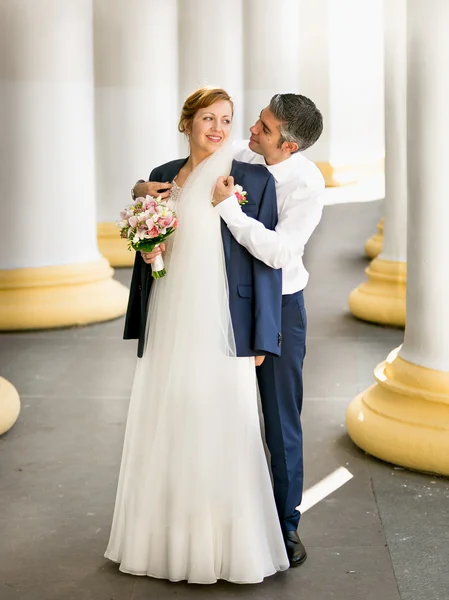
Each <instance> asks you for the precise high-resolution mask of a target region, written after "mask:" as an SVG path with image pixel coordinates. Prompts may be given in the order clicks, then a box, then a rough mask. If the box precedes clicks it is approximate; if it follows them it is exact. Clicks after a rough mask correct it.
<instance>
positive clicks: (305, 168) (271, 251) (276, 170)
mask: <svg viewBox="0 0 449 600" xmlns="http://www.w3.org/2000/svg"><path fill="white" fill-rule="evenodd" d="M234 147H235V155H234V158H235V159H236V160H240V161H242V162H247V163H255V164H262V165H264V166H265V167H266V168H267V169H268V170H269V171H270V173H271V174H272V175H273V177H274V179H275V183H276V194H277V201H278V214H279V221H278V224H277V226H276V229H275V231H272V230H270V229H266V228H265V226H264V225H263V224H262V223H260V221H257V220H256V219H253V218H251V217H248V216H247V215H245V213H244V212H243V211H242V207H241V206H240V204H239V202H238V200H237V198H236V197H235V196H230V197H229V198H227V199H226V200H224V201H223V202H221V203H220V204H218V205H217V207H216V210H218V212H219V213H220V216H221V217H222V219H223V220H224V221H225V223H226V225H227V226H228V228H229V230H230V231H231V233H232V235H233V236H234V238H235V239H236V240H237V241H238V242H239V244H242V246H245V248H246V249H247V250H248V251H249V252H250V253H251V254H252V255H253V256H255V257H256V258H258V259H259V260H261V261H262V262H264V263H265V264H267V265H268V266H269V267H272V268H274V269H282V293H283V294H293V293H295V292H298V291H299V290H303V289H304V288H305V287H306V285H307V281H308V279H309V273H308V272H307V270H306V268H305V267H304V264H303V261H302V257H303V254H304V246H305V245H306V242H307V240H308V239H309V238H310V236H311V235H312V233H313V230H314V229H315V227H316V226H317V225H318V223H319V222H320V219H321V214H322V211H323V197H322V194H323V191H324V187H325V185H324V179H323V176H322V175H321V171H320V170H319V169H318V167H317V166H316V165H315V164H314V163H313V162H311V161H310V160H308V159H307V158H306V157H305V156H303V155H302V154H300V153H297V154H292V156H291V157H290V158H288V159H287V160H284V161H283V162H280V163H278V164H276V165H267V164H266V162H265V159H264V157H263V156H261V155H259V154H256V153H255V152H253V151H252V150H250V149H249V148H248V142H235V143H234ZM235 184H239V182H238V181H235ZM245 191H246V192H247V193H248V196H250V195H251V190H245Z"/></svg>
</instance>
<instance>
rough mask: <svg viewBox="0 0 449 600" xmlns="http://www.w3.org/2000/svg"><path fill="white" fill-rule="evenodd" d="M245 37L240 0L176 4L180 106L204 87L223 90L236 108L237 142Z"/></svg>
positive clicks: (195, 0) (197, 0)
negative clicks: (198, 89)
mask: <svg viewBox="0 0 449 600" xmlns="http://www.w3.org/2000/svg"><path fill="white" fill-rule="evenodd" d="M246 34H247V31H243V7H242V0H227V1H226V2H223V0H182V2H179V81H180V98H179V102H180V104H179V105H180V107H181V106H182V103H183V102H184V100H185V99H186V97H187V96H188V95H189V94H191V93H192V92H194V91H195V90H196V89H197V88H199V87H201V86H203V85H213V86H216V87H222V88H224V89H225V90H226V91H227V92H228V93H229V94H230V95H231V97H232V99H233V101H234V105H235V116H234V125H233V135H234V137H235V138H236V139H241V138H242V136H243V114H244V107H243V36H244V35H246ZM260 76H261V77H263V74H262V73H261V74H260ZM184 149H185V146H184Z"/></svg>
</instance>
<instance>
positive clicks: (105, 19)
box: [94, 0, 181, 267]
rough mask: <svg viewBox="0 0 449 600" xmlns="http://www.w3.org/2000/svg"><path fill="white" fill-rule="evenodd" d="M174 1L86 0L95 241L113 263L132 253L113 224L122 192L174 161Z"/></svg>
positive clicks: (125, 261)
mask: <svg viewBox="0 0 449 600" xmlns="http://www.w3.org/2000/svg"><path fill="white" fill-rule="evenodd" d="M177 19H178V11H177V1H176V0H163V1H161V0H127V1H126V2H124V1H123V0H94V47H95V126H96V127H95V128H96V165H97V169H96V172H97V210H98V244H99V248H100V252H101V253H102V254H103V256H105V257H106V258H107V259H108V260H109V262H110V263H111V264H112V265H113V266H115V267H125V266H131V265H132V264H133V263H134V254H135V253H134V251H129V250H128V249H127V242H126V240H122V239H120V237H119V233H118V229H117V227H116V226H115V222H116V221H117V220H118V219H119V213H120V211H121V210H122V209H123V207H124V206H125V204H127V203H128V202H130V201H131V196H130V190H131V188H132V186H133V185H134V183H135V182H136V181H137V180H138V179H148V176H149V174H150V172H151V170H152V169H153V168H154V167H156V166H158V165H161V164H163V163H165V162H168V161H169V160H174V159H175V158H179V142H180V140H181V135H180V134H179V133H178V130H177V123H178V117H179V102H178V23H177Z"/></svg>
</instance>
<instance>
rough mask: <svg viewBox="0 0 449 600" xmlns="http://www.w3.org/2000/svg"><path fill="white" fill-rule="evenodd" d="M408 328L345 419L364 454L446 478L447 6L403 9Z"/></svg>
mask: <svg viewBox="0 0 449 600" xmlns="http://www.w3.org/2000/svg"><path fill="white" fill-rule="evenodd" d="M407 11H408V15H407V58H408V77H407V121H408V140H407V151H408V231H407V258H408V281H407V325H406V330H405V339H404V344H403V346H402V347H401V348H400V349H399V350H398V349H397V350H394V351H393V352H392V353H391V354H390V356H389V357H388V358H387V360H386V361H385V362H383V363H381V364H380V365H378V367H377V368H376V370H375V372H374V375H375V378H376V380H377V383H376V384H374V385H373V386H372V387H371V388H369V389H368V390H366V391H365V392H363V393H362V394H361V395H360V396H358V397H357V398H356V399H355V400H354V401H353V402H352V404H351V405H350V407H349V410H348V413H347V426H348V431H349V434H350V436H351V437H352V439H353V440H354V442H355V443H356V444H357V445H358V446H360V447H361V448H363V449H364V450H365V451H366V452H369V453H370V454H374V455H375V456H377V457H379V458H381V459H383V460H386V461H388V462H392V463H395V464H399V465H402V466H405V467H410V468H412V469H417V470H422V471H430V472H435V473H441V474H444V475H449V277H448V269H447V257H448V256H449V236H448V235H447V223H448V222H449V203H448V202H447V174H446V173H447V164H446V163H447V156H448V155H449V112H448V111H447V106H448V105H449V37H448V35H447V31H448V28H449V4H448V3H447V2H445V0H428V1H427V2H425V3H424V2H421V0H409V1H408V3H407Z"/></svg>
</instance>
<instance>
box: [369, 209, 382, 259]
mask: <svg viewBox="0 0 449 600" xmlns="http://www.w3.org/2000/svg"><path fill="white" fill-rule="evenodd" d="M383 245H384V219H383V217H382V219H381V220H380V221H379V223H378V224H377V233H375V234H374V235H373V236H371V237H370V238H369V239H368V240H366V242H365V254H366V255H367V256H368V257H369V258H377V257H378V256H379V254H380V253H381V252H382V249H383Z"/></svg>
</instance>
